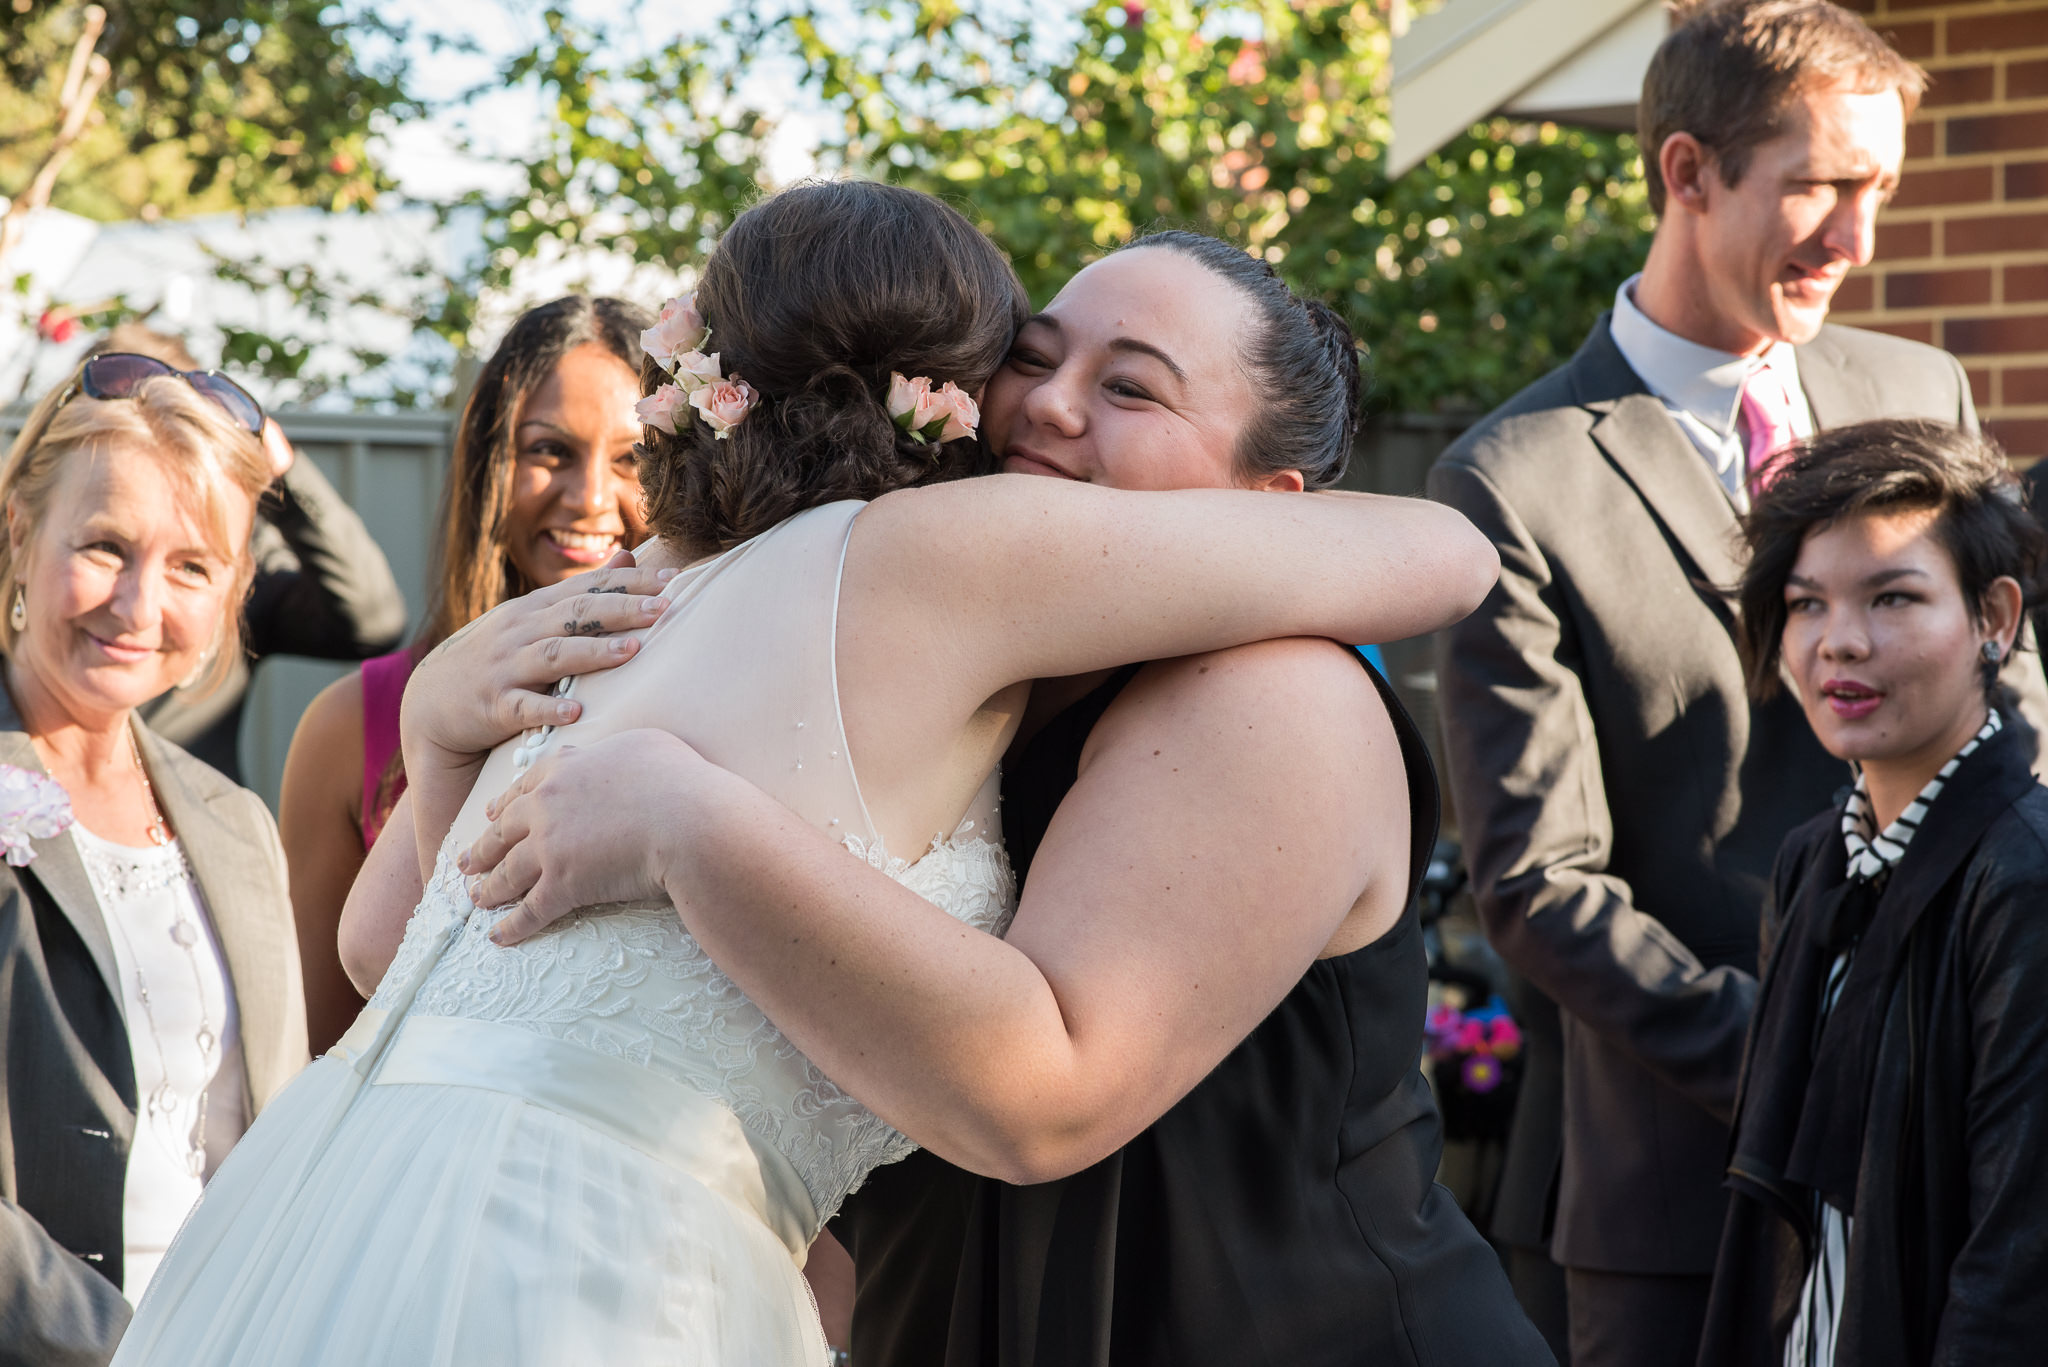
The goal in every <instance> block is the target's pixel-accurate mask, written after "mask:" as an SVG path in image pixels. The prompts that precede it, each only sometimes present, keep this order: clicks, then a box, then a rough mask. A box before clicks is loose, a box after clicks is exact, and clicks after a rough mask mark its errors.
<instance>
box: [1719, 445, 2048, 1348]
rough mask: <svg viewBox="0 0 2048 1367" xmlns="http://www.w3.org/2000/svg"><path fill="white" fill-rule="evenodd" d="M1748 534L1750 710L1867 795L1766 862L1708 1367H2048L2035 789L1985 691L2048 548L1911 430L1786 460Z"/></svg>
mask: <svg viewBox="0 0 2048 1367" xmlns="http://www.w3.org/2000/svg"><path fill="white" fill-rule="evenodd" d="M1744 531H1745V534H1746V536H1747V539H1748V542H1749V548H1750V552H1751V559H1750V564H1749V569H1748V572H1747V573H1746V575H1745V576H1744V579H1743V582H1742V588H1741V598H1742V606H1743V633H1744V638H1745V644H1746V648H1747V655H1748V663H1749V670H1750V683H1751V688H1752V690H1753V691H1754V692H1755V693H1757V694H1758V695H1759V696H1769V695H1770V694H1772V693H1775V692H1776V691H1777V689H1778V688H1779V687H1780V686H1781V678H1789V679H1790V680H1791V682H1792V684H1793V686H1794V687H1795V688H1796V689H1797V690H1798V694H1799V698H1800V701H1801V703H1802V704H1803V705H1804V707H1805V710H1806V716H1807V720H1808V721H1809V722H1810V723H1811V724H1812V726H1813V730H1814V734H1815V735H1816V736H1817V737H1818V738H1819V739H1820V742H1821V744H1822V745H1824V746H1826V747H1827V749H1828V751H1829V752H1830V753H1831V754H1834V755H1837V756H1839V757H1841V758H1842V759H1846V760H1849V761H1850V762H1851V763H1853V764H1854V765H1856V766H1857V778H1856V783H1855V786H1854V787H1853V788H1852V789H1851V790H1850V791H1849V793H1848V795H1847V797H1846V798H1845V799H1844V800H1843V801H1842V803H1841V805H1840V806H1838V807H1836V808H1834V809H1831V810H1829V811H1827V812H1824V813H1822V814H1821V815H1820V816H1818V817H1815V818H1814V819H1813V820H1812V821H1810V822H1808V823H1807V824H1806V825H1805V826H1802V827H1800V828H1799V829H1798V830H1797V831H1794V832H1793V833H1792V835H1791V836H1790V837H1789V838H1788V839H1787V841H1786V842H1785V846H1784V848H1783V850H1782V851H1781V852H1780V854H1779V857H1778V866H1777V871H1776V875H1775V880H1774V881H1775V893H1776V895H1775V897H1774V898H1773V901H1772V904H1771V905H1772V911H1771V912H1770V913H1769V915H1768V916H1767V920H1766V925H1765V927H1764V937H1763V938H1764V955H1765V965H1766V966H1765V969H1764V973H1763V978H1762V986H1761V989H1760V995H1759V1000H1758V1005H1757V1013H1756V1018H1755V1023H1754V1025H1753V1026H1752V1028H1751V1033H1750V1043H1749V1056H1748V1061H1747V1065H1746V1067H1745V1070H1744V1079H1743V1086H1742V1092H1741V1097H1740V1099H1739V1101H1738V1103H1737V1112H1736V1122H1735V1140H1734V1149H1733V1157H1732V1159H1731V1161H1730V1164H1729V1186H1730V1187H1731V1188H1732V1190H1733V1191H1734V1192H1735V1195H1736V1199H1735V1200H1734V1201H1733V1203H1732V1204H1731V1207H1730V1210H1729V1215H1728V1223H1727V1228H1726V1233H1725V1236H1724V1238H1723V1240H1722V1245H1721V1255H1720V1261H1719V1265H1718V1268H1717V1270H1716V1273H1715V1280H1714V1289H1713V1298H1712V1306H1711V1311H1710V1314H1709V1319H1708V1325H1707V1333H1706V1340H1705V1347H1704V1349H1703V1351H1702V1354H1701V1357H1700V1361H1701V1362H1702V1363H1703V1364H1723V1363H1726V1364H1752V1363H1777V1362H1783V1363H1785V1364H1787V1367H1804V1365H1805V1364H1844V1365H1845V1367H1846V1364H1850V1363H1855V1364H1871V1363H1886V1364H1890V1363H1897V1364H1902V1365H1903V1364H1915V1363H1970V1364H1973V1365H1974V1364H1981V1363H2004V1362H2013V1363H2017V1362H2022V1361H2024V1362H2034V1361H2038V1360H2039V1358H2038V1354H2039V1353H2040V1351H2041V1344H2042V1342H2043V1337H2044V1335H2048V1299H2044V1298H2043V1296H2042V1295H2041V1287H2042V1286H2043V1285H2048V1168H2044V1166H2043V1165H2042V1163H2041V1159H2040V1154H2041V1149H2042V1145H2043V1142H2044V1140H2048V1098H2044V1095H2043V1090H2042V1082H2043V1066H2044V1060H2048V1010H2044V1009H2043V1002H2044V1000H2048V920H2044V918H2043V916H2042V908H2043V905H2044V904H2048V790H2044V789H2043V788H2042V787H2041V785H2040V784H2039V783H2037V782H2036V781H2035V779H2034V777H2033V775H2032V774H2031V773H2030V772H2029V769H2028V765H2029V761H2030V759H2031V757H2032V750H2031V747H2030V746H2028V745H2026V744H2024V743H2022V739H2021V735H2020V733H2021V732H2023V731H2024V730H2025V726H2024V723H2019V722H2017V717H2016V714H2015V713H2013V712H2012V711H2011V710H2010V709H2009V707H2008V706H2007V705H2006V703H2005V701H2004V700H2003V699H2002V698H2001V696H2000V689H1999V685H1998V674H1999V668H2000V665H2001V664H2002V663H2003V661H2004V660H2005V659H2006V658H2007V657H2008V656H2009V655H2010V654H2011V652H2012V650H2013V647H2014V644H2015V641H2016V639H2017V637H2018V634H2019V628H2020V622H2021V614H2022V611H2023V609H2024V607H2025V606H2026V604H2027V602H2028V601H2029V599H2030V598H2031V597H2032V592H2033V589H2034V587H2035V585H2036V584H2037V582H2038V577H2039V575H2040V573H2041V570H2042V567H2043V561H2044V557H2048V543H2044V538H2043V534H2042V532H2041V530H2040V528H2039V527H2038V526H2037V525H2036V524H2035V522H2034V520H2033V518H2032V517H2031V516H2030V515H2029V514H2028V512H2027V511H2026V508H2025V506H2024V504H2023V502H2022V500H2021V498H2020V496H2019V492H2018V484H2017V481H2016V480H2015V479H2014V478H2013V475H2012V473H2011V471H2010V470H2009V469H2008V468H2007V466H2006V463H2005V460H2004V458H2003V456H2002V455H2001V454H2000V453H1999V451H1998V449H1997V448H1996V447H1995V446H1993V445H1991V444H1990V443H1989V442H1987V441H1985V440H1983V439H1981V438H1979V437H1977V436H1974V435H1972V434H1969V433H1966V432H1962V431H1960V430H1958V429H1956V428H1952V427H1948V426H1945V425H1943V424H1939V423H1931V422H1910V421H1888V422H1873V423H1865V424H1861V425H1858V426H1854V427H1844V428H1837V429H1835V430H1834V431H1831V432H1828V433H1826V434H1825V435H1823V436H1820V437H1817V438H1815V439H1813V440H1812V441H1809V442H1807V443H1805V444H1804V445H1802V446H1801V447H1798V448H1795V451H1794V455H1793V459H1792V460H1791V461H1790V463H1789V464H1788V465H1787V466H1786V467H1785V468H1784V471H1783V473H1782V474H1781V475H1780V476H1779V477H1778V478H1777V480H1776V481H1775V482H1774V483H1772V484H1771V486H1770V487H1769V489H1768V490H1767V491H1766V492H1764V493H1763V494H1762V495H1760V496H1759V497H1758V499H1757V501H1756V504H1755V506H1754V507H1753V509H1752V510H1751V512H1750V514H1749V517H1748V519H1747V521H1746V522H1745V524H1744Z"/></svg>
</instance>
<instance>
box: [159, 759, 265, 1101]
mask: <svg viewBox="0 0 2048 1367" xmlns="http://www.w3.org/2000/svg"><path fill="white" fill-rule="evenodd" d="M135 734H136V739H137V742H138V744H139V745H140V747H141V750H142V756H143V762H144V763H145V764H146V765H147V766H148V768H149V779H150V785H151V787H152V789H153V790H154V792H155V794H156V800H157V804H158V805H159V806H160V807H162V808H163V813H164V817H165V819H166V820H168V821H169V822H170V824H171V829H172V830H173V831H175V832H177V835H178V843H179V844H180V845H182V846H183V847H184V850H185V858H186V859H188V860H189V861H191V864H192V872H193V874H194V875H195V876H196V877H197V878H198V880H199V887H200V890H201V891H202V892H203V893H204V894H205V898H206V911H207V915H208V916H209V917H210V918H211V919H212V921H213V931H214V935H215V936H216V938H218V940H219V941H220V948H221V955H222V957H223V958H225V959H226V960H227V970H228V978H229V980H230V981H231V982H233V984H234V989H235V1009H236V1011H237V1013H238V1014H239V1015H240V1017H241V1037H242V1045H243V1048H242V1054H243V1060H244V1066H245V1067H246V1068H248V1069H249V1070H250V1073H251V1077H250V1081H251V1083H252V1088H251V1091H250V1093H249V1096H250V1100H251V1102H252V1104H253V1102H254V1101H255V1099H256V1096H257V1091H256V1088H257V1087H259V1086H261V1085H262V1084H263V1083H264V1081H265V1076H267V1069H268V1068H269V1064H270V1060H269V1059H268V1056H267V1055H263V1056H261V1057H259V1054H261V1045H262V1042H263V1041H267V1040H272V1039H276V1038H279V1037H280V1033H281V1027H280V1023H279V1022H280V1016H281V1013H282V1012H284V1010H285V1009H286V1001H285V992H284V984H285V983H286V981H287V979H288V976H289V972H290V966H289V961H290V960H291V959H292V958H294V957H296V955H297V954H298V945H297V943H296V942H295V941H293V940H292V939H291V935H292V924H291V922H290V920H289V919H288V918H286V917H282V916H279V915H278V913H277V908H276V907H275V906H274V905H271V904H270V902H269V898H268V889H269V888H270V881H269V880H268V879H267V878H266V877H265V876H264V875H265V873H266V872H267V871H266V870H262V869H250V868H246V867H244V866H245V865H246V864H248V863H249V862H250V861H252V860H260V859H261V858H262V852H261V850H260V848H259V847H257V846H255V845H253V844H252V842H251V840H250V837H249V834H248V833H246V832H243V831H240V830H239V829H238V828H237V827H236V826H234V825H231V824H230V823H229V822H228V821H226V820H224V819H223V814H222V813H221V812H220V811H219V810H218V809H217V802H216V801H215V800H210V799H209V798H208V797H206V796H205V795H203V794H202V793H200V792H198V791H197V790H195V789H194V788H193V787H192V786H191V784H190V783H189V782H188V781H187V775H186V773H185V765H186V763H189V762H190V761H185V762H183V763H181V762H180V761H181V760H183V758H184V757H183V756H180V755H177V754H175V753H173V752H172V751H171V750H170V749H169V748H168V747H167V746H166V745H165V744H164V742H163V741H162V740H161V739H160V738H159V737H158V736H157V735H156V733H155V732H153V731H151V730H149V728H147V727H145V726H143V725H141V724H140V722H137V723H136V727H135ZM235 791H236V790H234V789H225V790H224V795H228V796H232V795H233V793H234V792H235Z"/></svg>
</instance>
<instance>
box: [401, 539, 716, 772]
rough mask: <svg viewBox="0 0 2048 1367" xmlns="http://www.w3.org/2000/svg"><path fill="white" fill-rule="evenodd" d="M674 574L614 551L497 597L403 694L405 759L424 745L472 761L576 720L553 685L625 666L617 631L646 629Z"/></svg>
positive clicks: (427, 662) (628, 649) (623, 638)
mask: <svg viewBox="0 0 2048 1367" xmlns="http://www.w3.org/2000/svg"><path fill="white" fill-rule="evenodd" d="M674 577H675V571H674V570H645V569H639V568H636V567H635V565H634V562H633V556H632V553H631V552H630V551H620V552H618V553H617V554H616V555H614V556H613V557H612V558H611V560H610V561H609V562H608V563H607V564H606V565H605V566H604V568H602V569H598V570H592V571H590V572H589V573H587V574H579V575H576V576H574V577H572V578H569V579H565V580H563V581H562V582H561V583H559V584H552V585H550V586H548V587H547V588H544V589H536V590H534V591H533V592H532V593H529V594H527V595H525V596H524V597H521V598H514V599H512V600H510V601H509V602H505V603H501V604H499V605H498V606H497V607H495V608H493V609H492V610H491V611H489V612H487V613H485V614H484V615H483V616H482V617H479V618H477V619H476V620H475V621H474V622H471V623H470V624H469V625H468V626H467V627H464V628H463V629H462V630H461V631H458V632H456V633H455V634H454V635H453V636H451V637H449V638H448V639H447V640H445V641H443V642H442V643H441V644H440V645H439V646H436V647H435V648H434V651H433V653H432V654H430V655H428V656H427V658H426V659H424V660H422V661H421V662H420V665H419V668H418V669H417V670H415V671H414V672H413V676H412V680H411V682H410V683H408V684H407V686H406V690H405V711H404V717H403V722H402V730H403V733H404V736H405V743H406V748H407V753H408V762H411V760H410V756H411V755H412V754H413V752H414V751H415V750H416V749H417V748H419V747H422V746H424V747H429V748H431V749H432V750H434V751H438V752H439V753H440V754H442V755H443V756H446V757H447V758H449V759H450V760H452V761H455V762H458V763H459V762H474V761H475V760H478V759H481V758H482V757H483V756H484V755H485V754H487V753H489V751H490V750H491V749H492V748H494V747H495V746H498V745H501V744H503V743H504V742H505V741H508V740H510V739H512V737H514V736H516V735H518V734H519V733H520V732H521V731H525V730H528V729H529V728H532V727H536V726H561V725H565V724H567V723H569V722H572V721H574V720H576V718H577V717H578V716H579V715H581V713H582V704H580V703H578V702H576V701H575V700H574V699H572V698H557V697H555V696H553V693H552V690H553V688H554V686H555V684H556V683H557V682H559V681H560V680H562V679H565V678H570V677H572V676H574V675H578V674H590V673H595V672H597V671H599V670H605V669H612V668H615V667H616V666H618V665H622V664H624V663H625V662H626V661H627V660H630V659H632V658H633V656H634V655H635V654H636V653H638V651H639V648H640V641H639V639H638V638H637V637H634V636H629V635H625V634H623V633H626V632H632V631H638V630H640V629H641V628H644V627H647V626H649V625H651V624H652V623H653V622H654V620H655V619H656V618H657V617H659V616H660V615H661V613H662V611H663V610H664V609H665V608H666V607H667V606H668V600H667V599H665V598H662V597H660V596H659V595H660V593H661V590H662V587H663V586H664V585H665V584H667V582H668V581H669V580H670V579H673V578H674Z"/></svg>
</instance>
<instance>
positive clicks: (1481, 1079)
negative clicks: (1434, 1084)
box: [1460, 1054, 1503, 1092]
mask: <svg viewBox="0 0 2048 1367" xmlns="http://www.w3.org/2000/svg"><path fill="white" fill-rule="evenodd" d="M1460 1076H1461V1077H1462V1078H1463V1079H1464V1082H1465V1090H1466V1091H1468V1092H1490V1091H1492V1090H1493V1089H1494V1088H1496V1087H1498V1086H1500V1081H1501V1077H1502V1076H1503V1074H1502V1072H1501V1066H1500V1060H1499V1059H1496V1058H1494V1057H1493V1056H1492V1055H1490V1054H1474V1055H1473V1056H1472V1057H1471V1058H1468V1059H1466V1060H1465V1068H1464V1071H1463V1073H1462V1074H1460Z"/></svg>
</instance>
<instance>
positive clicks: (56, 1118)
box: [0, 691, 306, 1367]
mask: <svg viewBox="0 0 2048 1367" xmlns="http://www.w3.org/2000/svg"><path fill="white" fill-rule="evenodd" d="M136 739H137V743H138V745H139V747H140V750H141V753H142V757H143V763H144V764H145V765H146V766H147V768H148V770H149V776H150V783H151V786H152V787H153V788H154V790H155V794H156V800H157V803H158V805H159V806H160V807H161V808H162V809H163V813H164V816H165V818H166V819H167V820H168V821H169V822H170V825H171V828H172V830H173V831H174V832H175V833H176V834H177V836H178V839H179V841H180V842H181V843H182V844H183V846H184V849H185V854H186V857H187V858H188V859H189V860H190V861H191V863H192V869H193V872H194V873H195V874H196V875H197V876H198V879H199V886H200V890H201V892H202V894H203V895H204V897H205V900H206V906H207V910H208V912H209V914H210V915H211V917H212V919H213V926H214V931H215V934H216V935H217V937H218V938H219V941H220V945H221V950H222V954H223V957H224V958H225V959H226V961H227V971H228V978H229V980H230V982H231V983H232V984H233V988H234V993H235V1004H236V1009H237V1012H238V1014H239V1017H240V1031H241V1041H242V1058H243V1066H244V1069H245V1072H246V1078H245V1080H246V1082H247V1084H248V1085H247V1089H246V1095H247V1097H248V1104H249V1107H250V1117H248V1118H253V1115H254V1112H255V1111H257V1110H260V1109H261V1108H262V1107H263V1106H264V1105H265V1104H266V1103H267V1102H268V1101H269V1100H270V1099H271V1098H272V1097H274V1096H275V1095H276V1094H277V1093H278V1091H279V1090H280V1089H281V1088H282V1087H283V1086H284V1084H285V1083H287V1082H289V1081H290V1080H291V1078H292V1077H293V1076H294V1075H295V1074H296V1073H297V1072H298V1071H299V1069H300V1068H302V1067H303V1066H304V1065H305V1063H306V1004H305V992H304V988H303V986H302V984H301V981H300V976H299V954H298V940H297V934H296V931H295V929H294V927H293V923H292V912H291V900H290V896H289V893H288V892H287V887H286V883H285V867H284V851H283V848H282V847H281V846H280V845H279V843H278V839H277V827H276V824H275V823H274V822H273V821H272V820H271V818H270V813H269V811H268V810H266V809H265V807H264V806H263V803H262V800H261V799H259V798H258V797H257V796H256V795H255V794H254V793H251V792H249V791H248V790H247V789H245V788H240V787H237V786H236V785H235V784H233V783H231V782H229V781H228V780H227V779H226V778H224V777H222V776H221V775H220V774H219V773H218V772H216V771H215V770H213V769H211V768H209V767H208V766H207V765H205V764H203V763H201V762H200V761H198V760H196V759H194V758H192V757H191V756H190V755H188V754H186V753H185V752H184V751H183V750H180V749H178V748H177V747H176V746H174V745H172V744H171V743H170V742H168V741H166V740H163V739H162V738H160V737H158V736H156V735H154V734H153V733H151V732H150V731H149V730H147V729H146V728H144V727H141V726H140V725H139V724H138V725H137V728H136ZM0 764H13V765H17V766H19V767H21V768H24V769H35V770H38V771H40V770H41V768H42V764H41V761H40V760H39V759H38V758H37V756H36V752H35V747H34V746H33V745H31V744H30V742H29V738H28V735H27V733H26V732H24V731H23V730H22V722H21V719H20V717H19V715H18V714H17V713H16V711H15V709H14V706H13V703H12V701H11V700H9V699H8V698H7V697H6V695H5V693H4V691H0ZM35 851H36V855H35V859H34V860H33V861H32V862H31V863H30V864H28V865H27V866H26V867H24V868H19V869H15V868H5V867H0V1031H4V1032H5V1036H4V1040H0V1044H4V1048H0V1059H4V1071H0V1367H13V1364H22V1365H23V1367H27V1365H28V1364H35V1367H52V1365H53V1364H71V1363H80V1364H84V1363H99V1362H104V1361H105V1360H106V1359H107V1358H108V1357H109V1356H111V1354H112V1352H113V1348H114V1344H115V1342H116V1341H117V1340H118V1338H119V1335H120V1332H121V1330H122V1329H123V1328H124V1327H125V1326H126V1324H127V1320H128V1309H127V1305H126V1303H125V1302H124V1301H123V1300H122V1299H121V1296H120V1292H119V1290H118V1288H119V1286H120V1283H121V1277H122V1245H123V1239H122V1227H121V1207H122V1192H123V1185H124V1182H125V1179H126V1174H127V1166H128V1149H129V1144H130V1142H131V1141H132V1139H133V1136H134V1133H135V1108H136V1096H135V1069H134V1066H133V1063H132V1061H131V1059H130V1057H129V1049H128V1034H127V1024H126V1022H125V1020H124V1018H123V997H122V993H121V989H120V983H119V981H118V979H117V977H116V969H115V962H114V949H113V941H112V939H111V938H110V936H109V934H108V930H107V924H106V921H105V919H104V918H103V917H102V916H101V914H100V908H99V902H98V900H97V898H95V896H94V895H93V891H92V885H91V883H90V882H89V881H88V880H87V877H86V872H85V867H84V865H83V863H82V862H81V861H80V860H79V857H78V852H77V847H76V845H75V844H74V843H73V841H72V839H71V837H70V835H69V834H65V835H61V836H57V837H55V838H54V839H50V840H38V841H36V842H35Z"/></svg>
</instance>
